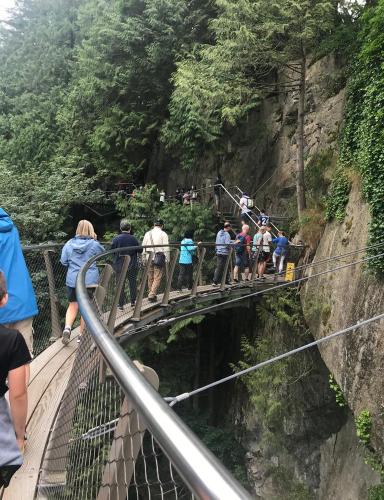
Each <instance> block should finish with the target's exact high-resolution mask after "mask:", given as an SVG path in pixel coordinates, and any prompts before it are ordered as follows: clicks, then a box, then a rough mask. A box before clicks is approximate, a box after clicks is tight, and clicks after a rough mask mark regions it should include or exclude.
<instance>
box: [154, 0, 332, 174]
mask: <svg viewBox="0 0 384 500" xmlns="http://www.w3.org/2000/svg"><path fill="white" fill-rule="evenodd" d="M217 4H218V6H219V9H220V10H219V15H218V17H217V18H216V19H215V20H214V21H213V22H212V23H211V27H212V30H213V32H214V35H215V44H213V45H204V46H201V47H199V49H198V50H195V51H194V52H193V54H192V55H188V57H187V58H185V59H184V60H182V61H181V62H180V63H179V64H178V67H177V71H176V73H175V75H174V85H175V90H174V92H173V94H172V98H171V103H170V119H169V121H168V122H167V124H166V126H165V127H164V129H163V140H164V142H165V143H166V144H167V146H168V147H170V148H171V150H172V152H173V153H174V154H175V155H176V156H178V157H179V158H180V160H181V162H182V164H184V165H186V166H190V165H193V164H194V163H196V162H197V161H198V158H199V155H200V154H201V152H202V151H203V150H206V148H207V147H210V148H213V147H214V148H215V149H216V150H217V149H219V150H220V143H219V142H218V139H220V137H222V136H223V135H224V134H225V131H226V130H228V128H229V127H230V126H233V125H235V124H236V123H238V122H239V120H240V119H242V118H243V117H244V116H245V115H246V113H247V112H248V111H249V110H250V109H252V108H255V106H256V105H257V104H258V102H259V101H260V98H261V97H262V96H263V95H265V93H268V92H270V91H277V92H279V91H282V92H289V91H292V90H295V89H296V90H297V85H298V74H299V70H298V68H297V67H295V66H291V65H290V64H289V63H290V62H291V61H293V60H296V59H297V58H300V57H301V56H302V54H303V53H305V52H306V51H309V50H311V49H312V48H313V47H314V45H315V44H316V42H318V41H319V40H321V38H322V36H323V35H324V33H326V32H327V33H328V32H329V30H331V27H332V26H333V24H334V21H335V18H336V17H337V16H336V13H335V3H332V2H331V1H329V0H316V1H313V0H302V1H301V2H297V1H295V0H279V1H274V2H271V1H270V0H257V1H254V0H252V1H250V0H220V1H217ZM319 19H321V23H319ZM277 70H286V71H287V73H288V74H287V75H286V76H285V77H284V78H283V80H282V81H281V82H277V80H276V78H275V77H274V75H276V71H277Z"/></svg>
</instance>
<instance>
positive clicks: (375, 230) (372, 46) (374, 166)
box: [341, 0, 384, 271]
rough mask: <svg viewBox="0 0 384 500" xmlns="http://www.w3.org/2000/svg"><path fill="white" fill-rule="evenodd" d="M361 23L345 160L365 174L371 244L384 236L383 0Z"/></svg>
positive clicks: (382, 266)
mask: <svg viewBox="0 0 384 500" xmlns="http://www.w3.org/2000/svg"><path fill="white" fill-rule="evenodd" d="M360 25H361V32H360V35H359V41H360V50H359V53H358V57H357V58H356V61H355V64H354V66H353V68H352V71H351V76H350V79H349V82H348V101H347V109H346V120H345V128H344V134H343V141H342V149H341V162H342V165H343V167H344V168H354V169H355V170H356V171H357V172H359V173H360V174H361V178H362V188H363V194H364V196H365V199H366V200H367V202H368V203H369V206H370V211H371V216H372V221H371V224H370V243H372V244H376V243H380V242H382V240H383V237H384V140H383V139H384V136H383V130H384V113H383V107H384V106H383V105H384V74H383V70H382V68H383V63H384V1H383V0H378V2H377V5H375V6H372V7H371V8H369V9H368V10H367V11H366V12H365V14H364V15H363V17H362V19H361V22H360ZM341 198H344V195H343V194H342V195H341ZM372 266H373V267H375V268H376V269H378V270H380V271H384V261H383V260H382V259H375V260H374V261H373V263H372Z"/></svg>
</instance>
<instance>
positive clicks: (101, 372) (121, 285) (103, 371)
mask: <svg viewBox="0 0 384 500" xmlns="http://www.w3.org/2000/svg"><path fill="white" fill-rule="evenodd" d="M130 261H131V257H130V256H129V255H126V256H125V257H124V261H123V267H122V268H121V272H120V274H119V280H118V282H117V286H116V293H115V296H114V297H113V302H112V306H111V309H110V311H109V316H108V322H107V328H108V330H109V331H110V333H111V335H112V336H113V335H114V329H115V322H116V313H117V306H118V304H119V300H120V295H121V292H122V291H123V288H124V283H125V278H126V276H127V271H128V266H129V263H130ZM106 372H107V365H106V364H105V361H104V359H103V357H102V356H100V367H99V383H100V384H103V383H104V382H105V375H106Z"/></svg>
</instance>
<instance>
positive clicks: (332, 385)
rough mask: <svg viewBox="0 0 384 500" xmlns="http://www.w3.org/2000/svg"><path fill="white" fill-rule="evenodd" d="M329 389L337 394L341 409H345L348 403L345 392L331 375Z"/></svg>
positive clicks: (337, 401)
mask: <svg viewBox="0 0 384 500" xmlns="http://www.w3.org/2000/svg"><path fill="white" fill-rule="evenodd" d="M329 387H330V388H331V389H332V391H333V392H334V393H335V398H336V403H337V404H338V405H339V406H340V407H341V408H344V407H345V406H347V401H346V399H345V397H344V394H343V391H342V390H341V387H340V386H339V384H338V383H337V382H336V380H335V378H334V376H333V375H332V374H331V373H330V374H329Z"/></svg>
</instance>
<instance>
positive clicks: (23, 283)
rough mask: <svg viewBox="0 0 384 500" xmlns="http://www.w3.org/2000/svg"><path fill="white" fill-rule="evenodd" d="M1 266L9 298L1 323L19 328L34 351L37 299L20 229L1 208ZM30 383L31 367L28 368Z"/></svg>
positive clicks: (0, 314) (2, 312) (0, 319)
mask: <svg viewBox="0 0 384 500" xmlns="http://www.w3.org/2000/svg"><path fill="white" fill-rule="evenodd" d="M0 269H2V270H3V272H4V275H5V280H6V282H7V286H8V301H7V304H6V305H4V307H3V308H1V309H0V324H1V325H3V326H5V327H6V328H13V329H15V330H18V331H19V332H20V333H21V334H22V335H23V337H24V339H25V341H26V343H27V346H28V349H29V352H30V353H31V354H32V353H33V327H32V323H33V318H34V316H36V315H37V313H38V309H37V302H36V296H35V292H34V290H33V286H32V280H31V277H30V275H29V272H28V268H27V265H26V263H25V260H24V256H23V250H22V248H21V243H20V236H19V232H18V230H17V228H16V226H15V224H14V223H13V221H12V219H11V218H10V217H9V215H8V214H7V213H6V212H5V211H4V210H3V209H2V208H0ZM27 377H28V379H27V382H28V380H29V366H28V367H27Z"/></svg>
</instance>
